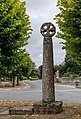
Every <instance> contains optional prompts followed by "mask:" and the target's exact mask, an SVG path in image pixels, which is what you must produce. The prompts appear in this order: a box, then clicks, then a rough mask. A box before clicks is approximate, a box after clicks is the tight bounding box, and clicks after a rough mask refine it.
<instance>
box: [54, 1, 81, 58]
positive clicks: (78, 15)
mask: <svg viewBox="0 0 81 119" xmlns="http://www.w3.org/2000/svg"><path fill="white" fill-rule="evenodd" d="M57 6H58V7H59V9H60V13H59V14H57V15H56V17H55V20H56V23H57V24H58V26H59V29H60V32H58V33H57V37H58V38H62V39H64V40H65V43H63V44H64V47H63V48H65V49H66V51H67V52H70V54H71V55H72V56H73V57H74V58H75V59H77V60H81V1H80V0H76V1H75V0H58V3H57Z"/></svg>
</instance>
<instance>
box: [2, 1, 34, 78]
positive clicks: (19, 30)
mask: <svg viewBox="0 0 81 119" xmlns="http://www.w3.org/2000/svg"><path fill="white" fill-rule="evenodd" d="M25 5H26V3H25V2H20V0H1V1H0V49H1V56H0V63H1V64H0V74H1V75H5V76H10V75H16V73H17V71H18V70H19V67H21V66H22V67H23V66H24V67H25V65H27V67H28V66H29V67H31V66H30V65H31V60H30V57H29V55H28V53H25V50H24V49H22V48H23V46H25V45H27V44H28V38H29V37H30V34H31V31H32V30H31V26H30V21H29V16H28V15H27V14H26V8H25ZM22 57H23V58H22ZM29 60H30V65H29ZM27 67H26V68H27Z"/></svg>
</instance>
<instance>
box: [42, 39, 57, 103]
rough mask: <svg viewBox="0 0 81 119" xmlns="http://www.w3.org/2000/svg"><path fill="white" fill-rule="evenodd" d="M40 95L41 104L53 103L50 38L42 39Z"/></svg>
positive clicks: (51, 47) (52, 69) (52, 66)
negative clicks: (41, 96)
mask: <svg viewBox="0 0 81 119" xmlns="http://www.w3.org/2000/svg"><path fill="white" fill-rule="evenodd" d="M42 93H43V94H42V95H43V98H42V101H43V102H49V103H50V102H54V101H55V93H54V65H53V46H52V37H44V42H43V74H42Z"/></svg>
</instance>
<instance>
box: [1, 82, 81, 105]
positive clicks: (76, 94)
mask: <svg viewBox="0 0 81 119" xmlns="http://www.w3.org/2000/svg"><path fill="white" fill-rule="evenodd" d="M25 83H27V84H28V85H29V88H25V89H20V90H13V91H11V90H9V91H8V90H5V91H0V100H42V82H41V80H38V81H30V80H28V81H25ZM55 90H56V91H55V97H56V101H63V102H79V103H81V89H76V88H75V87H74V86H68V85H60V84H55Z"/></svg>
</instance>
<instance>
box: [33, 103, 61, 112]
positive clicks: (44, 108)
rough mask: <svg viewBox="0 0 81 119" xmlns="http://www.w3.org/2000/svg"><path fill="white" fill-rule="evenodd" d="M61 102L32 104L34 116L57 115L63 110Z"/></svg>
mask: <svg viewBox="0 0 81 119" xmlns="http://www.w3.org/2000/svg"><path fill="white" fill-rule="evenodd" d="M62 105H63V102H61V101H56V102H51V103H43V102H38V103H36V104H34V105H33V106H34V114H58V113H60V112H61V111H62V110H63V107H62Z"/></svg>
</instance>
